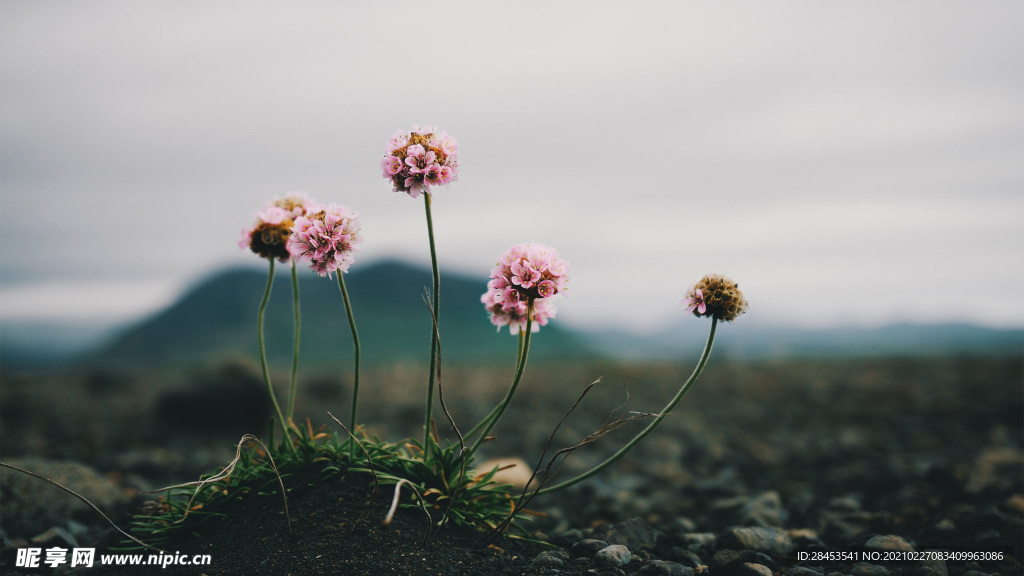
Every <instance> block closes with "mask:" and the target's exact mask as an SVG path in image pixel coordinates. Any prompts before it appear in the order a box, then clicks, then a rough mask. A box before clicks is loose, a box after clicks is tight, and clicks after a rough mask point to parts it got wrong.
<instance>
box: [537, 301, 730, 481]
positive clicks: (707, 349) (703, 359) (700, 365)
mask: <svg viewBox="0 0 1024 576" xmlns="http://www.w3.org/2000/svg"><path fill="white" fill-rule="evenodd" d="M717 326H718V319H717V318H712V319H711V332H710V333H709V334H708V342H707V344H705V345H704V353H703V354H701V356H700V360H699V361H698V362H697V367H696V368H694V369H693V373H692V374H690V377H689V378H687V379H686V382H684V383H683V385H682V387H680V388H679V392H676V395H675V397H673V398H672V400H670V401H669V403H668V404H666V405H665V407H664V408H662V409H661V412H660V413H659V414H658V416H656V417H655V418H654V420H653V421H652V422H651V423H650V424H648V425H647V427H646V428H644V429H643V430H642V431H640V433H639V434H637V435H636V436H635V437H634V438H633V439H632V440H630V441H629V443H628V444H626V445H625V446H623V447H622V448H620V449H619V451H618V452H616V453H615V454H613V455H612V456H611V457H609V458H608V459H607V460H605V461H604V462H602V463H600V464H598V465H597V466H595V467H594V468H591V469H590V470H588V471H587V472H584V473H583V474H580V475H579V476H577V477H575V478H572V479H571V480H566V481H565V482H562V483H560V484H556V485H554V486H551V487H548V488H542V489H541V490H538V491H537V493H536V495H540V494H547V493H548V492H554V491H555V490H561V489H562V488H566V487H568V486H572V485H573V484H576V483H577V482H580V481H582V480H586V479H587V478H590V477H591V476H593V475H594V474H597V473H598V472H600V471H601V470H604V469H605V468H607V467H608V466H609V465H610V464H612V463H613V462H615V461H616V460H618V459H619V458H621V457H622V456H623V455H624V454H625V453H626V452H629V451H630V449H632V448H633V446H636V445H637V443H639V442H640V441H641V440H643V439H644V437H645V436H647V435H648V434H650V433H651V432H652V431H653V430H654V429H655V428H657V427H658V424H660V423H661V421H662V420H664V419H665V417H666V416H668V414H669V412H670V411H671V410H672V409H673V408H675V406H676V404H678V403H679V401H680V400H681V399H682V398H683V395H685V394H686V392H687V390H689V389H690V386H691V385H692V384H693V383H694V382H696V381H697V378H698V377H699V376H700V373H701V372H702V371H703V370H704V365H705V364H707V362H708V357H709V356H710V355H711V345H712V344H714V342H715V328H716V327H717Z"/></svg>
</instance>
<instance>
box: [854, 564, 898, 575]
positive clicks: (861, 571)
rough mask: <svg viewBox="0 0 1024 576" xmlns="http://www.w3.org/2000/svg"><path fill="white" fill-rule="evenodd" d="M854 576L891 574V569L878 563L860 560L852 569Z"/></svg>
mask: <svg viewBox="0 0 1024 576" xmlns="http://www.w3.org/2000/svg"><path fill="white" fill-rule="evenodd" d="M850 574H851V575H852V576H889V569H888V568H886V567H885V566H879V565H878V564H868V563H867V562H860V563H858V564H856V565H854V567H853V569H852V570H850Z"/></svg>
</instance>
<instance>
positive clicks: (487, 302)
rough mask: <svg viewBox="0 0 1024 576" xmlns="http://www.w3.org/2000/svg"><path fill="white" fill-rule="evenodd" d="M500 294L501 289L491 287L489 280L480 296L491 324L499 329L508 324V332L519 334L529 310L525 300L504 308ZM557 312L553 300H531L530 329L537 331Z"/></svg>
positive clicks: (523, 327) (523, 328) (524, 325)
mask: <svg viewBox="0 0 1024 576" xmlns="http://www.w3.org/2000/svg"><path fill="white" fill-rule="evenodd" d="M492 282H493V280H492ZM500 296H501V291H500V290H495V289H493V288H491V283H490V282H489V283H488V289H487V292H484V295H483V296H481V297H480V301H481V302H483V304H484V308H485V309H486V310H487V312H488V313H489V314H490V315H491V324H494V325H495V326H497V327H498V330H499V331H500V330H501V327H502V326H508V330H509V333H510V334H519V331H520V330H526V315H527V311H528V310H529V307H528V306H527V304H526V302H523V301H520V302H519V303H518V304H516V305H515V306H514V307H512V308H510V309H507V310H506V309H505V307H504V306H503V305H502V302H501V299H500ZM557 312H558V309H557V308H555V304H554V302H551V301H550V300H546V299H541V300H535V301H534V302H533V324H531V328H530V331H531V332H537V331H538V330H540V327H541V326H546V325H547V323H548V320H551V319H552V318H554V317H555V314H556V313H557Z"/></svg>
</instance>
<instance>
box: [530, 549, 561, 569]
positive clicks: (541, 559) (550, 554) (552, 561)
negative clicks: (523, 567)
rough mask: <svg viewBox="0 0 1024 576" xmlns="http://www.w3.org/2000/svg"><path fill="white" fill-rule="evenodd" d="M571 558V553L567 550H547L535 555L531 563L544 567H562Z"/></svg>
mask: <svg viewBox="0 0 1024 576" xmlns="http://www.w3.org/2000/svg"><path fill="white" fill-rule="evenodd" d="M567 560H569V553H568V552H566V551H565V550H545V551H543V552H541V553H540V554H537V556H535V557H534V559H533V562H531V563H530V564H531V565H533V566H535V567H542V568H561V567H562V566H565V563H566V561H567Z"/></svg>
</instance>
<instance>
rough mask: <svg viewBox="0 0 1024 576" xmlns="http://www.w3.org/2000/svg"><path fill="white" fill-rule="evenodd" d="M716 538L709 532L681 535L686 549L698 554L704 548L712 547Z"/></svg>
mask: <svg viewBox="0 0 1024 576" xmlns="http://www.w3.org/2000/svg"><path fill="white" fill-rule="evenodd" d="M717 540H718V537H717V536H715V535H714V534H712V533H711V532H690V533H689V534H683V542H685V543H686V547H687V548H689V549H690V550H693V551H694V552H700V551H701V550H702V549H704V548H710V547H711V546H714V544H715V541H717Z"/></svg>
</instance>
